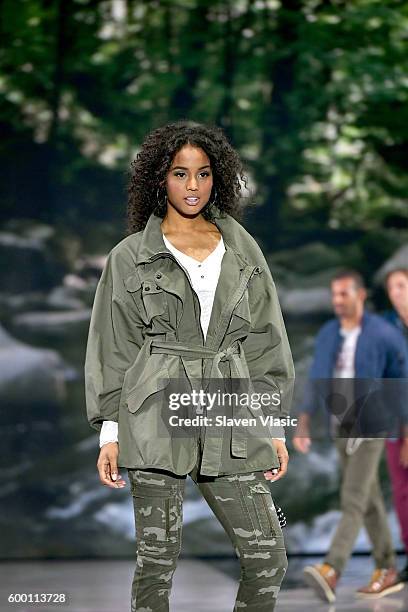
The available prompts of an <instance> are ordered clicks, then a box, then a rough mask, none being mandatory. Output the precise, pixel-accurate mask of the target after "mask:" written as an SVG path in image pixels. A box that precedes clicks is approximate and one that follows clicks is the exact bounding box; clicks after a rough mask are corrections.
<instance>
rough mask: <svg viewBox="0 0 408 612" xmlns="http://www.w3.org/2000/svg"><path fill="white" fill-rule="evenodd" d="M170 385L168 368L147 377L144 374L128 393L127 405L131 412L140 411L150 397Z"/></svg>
mask: <svg viewBox="0 0 408 612" xmlns="http://www.w3.org/2000/svg"><path fill="white" fill-rule="evenodd" d="M168 384H169V371H168V369H167V367H166V366H165V367H163V368H161V369H160V370H159V371H158V372H153V373H151V374H149V375H147V376H143V374H142V376H141V377H140V378H139V380H138V382H137V383H136V385H134V386H133V387H132V388H131V389H129V391H127V393H126V405H127V407H128V410H129V412H136V411H137V410H139V408H141V407H142V405H143V403H144V402H145V401H146V400H147V398H148V397H150V396H151V395H153V394H154V393H157V392H158V391H161V390H162V389H165V388H166V387H167V385H168Z"/></svg>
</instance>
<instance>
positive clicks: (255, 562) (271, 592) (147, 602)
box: [128, 453, 287, 612]
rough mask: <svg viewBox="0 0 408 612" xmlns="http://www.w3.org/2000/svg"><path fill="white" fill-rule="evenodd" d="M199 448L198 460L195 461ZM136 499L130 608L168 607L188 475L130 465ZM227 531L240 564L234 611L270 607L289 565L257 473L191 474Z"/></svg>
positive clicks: (158, 611)
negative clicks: (134, 556) (133, 572)
mask: <svg viewBox="0 0 408 612" xmlns="http://www.w3.org/2000/svg"><path fill="white" fill-rule="evenodd" d="M200 458H201V456H200V453H199V459H198V463H199V461H200ZM128 474H129V480H130V485H131V491H132V496H133V502H134V511H135V524H136V540H137V562H136V569H135V574H134V578H133V583H132V597H131V612H165V611H168V610H169V596H170V591H171V587H172V580H173V574H174V572H175V569H176V565H177V560H178V556H179V553H180V549H181V534H182V517H183V499H184V490H185V482H186V475H184V476H178V475H176V474H173V473H171V472H168V471H165V470H160V469H128ZM189 475H190V476H191V478H192V479H193V481H194V482H195V483H196V484H197V486H198V488H199V489H200V491H201V493H202V495H203V496H204V498H205V499H206V501H207V502H208V504H209V506H210V507H211V509H212V510H213V512H214V514H215V516H216V517H217V518H218V520H219V521H220V523H221V524H222V526H223V527H224V529H225V531H226V532H227V534H228V536H229V537H230V539H231V542H232V544H233V547H234V550H235V552H236V554H237V556H238V558H239V561H240V565H241V576H240V583H239V589H238V593H237V598H236V601H235V606H234V612H238V611H240V610H241V609H245V612H266V611H267V612H272V610H274V609H275V604H276V598H277V595H278V592H279V589H280V585H281V582H282V580H283V577H284V575H285V572H286V569H287V557H286V550H285V544H284V539H283V535H282V530H281V527H280V525H279V520H278V517H277V514H276V510H275V506H274V503H273V500H272V496H271V492H270V489H269V486H268V481H267V480H266V479H265V477H264V475H263V471H261V472H258V471H257V472H248V473H246V474H235V475H226V476H203V475H201V474H200V473H199V466H198V465H196V466H195V467H194V468H193V470H192V471H191V472H190V474H189Z"/></svg>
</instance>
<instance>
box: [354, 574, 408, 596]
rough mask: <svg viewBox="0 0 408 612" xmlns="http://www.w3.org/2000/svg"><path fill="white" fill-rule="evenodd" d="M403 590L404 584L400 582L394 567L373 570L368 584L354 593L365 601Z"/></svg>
mask: <svg viewBox="0 0 408 612" xmlns="http://www.w3.org/2000/svg"><path fill="white" fill-rule="evenodd" d="M403 588H404V582H402V580H400V578H399V576H398V572H397V570H396V569H395V568H394V567H390V568H388V569H387V568H385V569H376V570H374V572H373V574H372V576H371V580H370V582H369V583H368V584H367V586H365V587H361V589H358V590H357V592H356V595H357V597H364V598H365V599H379V598H380V597H385V596H386V595H391V593H397V592H398V591H401V590H402V589H403Z"/></svg>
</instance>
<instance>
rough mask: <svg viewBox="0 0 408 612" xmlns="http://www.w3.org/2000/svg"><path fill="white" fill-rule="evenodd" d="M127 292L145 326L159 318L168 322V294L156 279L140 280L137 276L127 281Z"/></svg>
mask: <svg viewBox="0 0 408 612" xmlns="http://www.w3.org/2000/svg"><path fill="white" fill-rule="evenodd" d="M125 287H126V290H127V291H128V292H129V293H130V294H131V295H132V297H133V299H134V301H135V303H136V306H137V308H138V311H139V313H140V316H141V317H142V319H143V322H144V324H145V325H147V326H149V325H151V323H152V321H153V320H154V319H155V318H156V317H159V318H161V319H165V320H168V304H167V294H166V292H165V291H164V289H162V287H160V285H158V284H157V282H156V280H155V279H145V280H143V281H141V280H140V278H139V276H138V275H137V274H132V275H131V276H129V277H128V278H127V279H125Z"/></svg>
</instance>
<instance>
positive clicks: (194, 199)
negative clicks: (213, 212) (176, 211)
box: [184, 196, 200, 204]
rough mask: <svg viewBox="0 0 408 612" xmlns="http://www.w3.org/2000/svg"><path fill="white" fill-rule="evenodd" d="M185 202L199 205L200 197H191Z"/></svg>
mask: <svg viewBox="0 0 408 612" xmlns="http://www.w3.org/2000/svg"><path fill="white" fill-rule="evenodd" d="M184 199H185V201H186V202H187V204H197V202H199V201H200V198H199V197H195V196H189V197H187V198H184Z"/></svg>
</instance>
